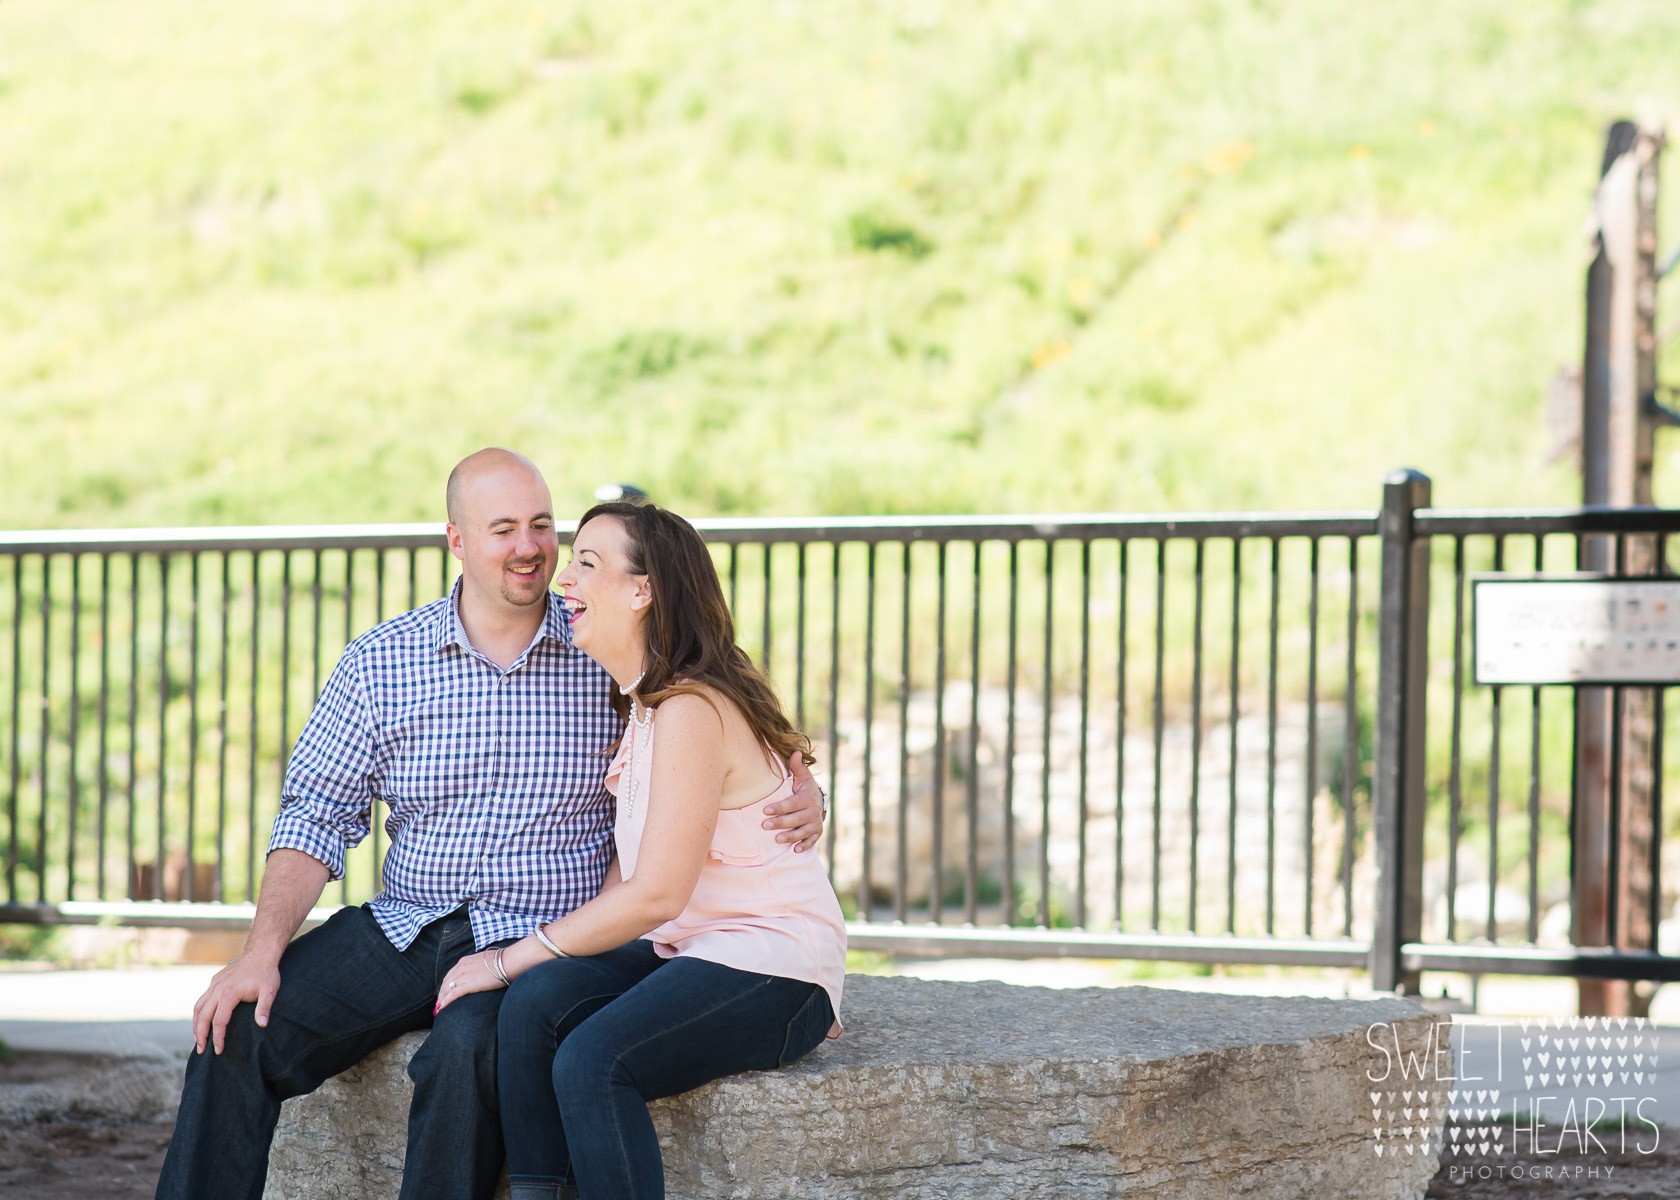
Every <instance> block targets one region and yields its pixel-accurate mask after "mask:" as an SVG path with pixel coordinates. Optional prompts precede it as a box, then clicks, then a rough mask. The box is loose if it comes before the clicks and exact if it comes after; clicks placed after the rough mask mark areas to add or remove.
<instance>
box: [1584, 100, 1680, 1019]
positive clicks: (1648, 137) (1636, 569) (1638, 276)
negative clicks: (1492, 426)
mask: <svg viewBox="0 0 1680 1200" xmlns="http://www.w3.org/2000/svg"><path fill="white" fill-rule="evenodd" d="M1662 146H1663V134H1662V131H1661V130H1660V129H1653V128H1641V127H1639V126H1636V125H1634V124H1633V123H1632V122H1630V121H1618V122H1616V123H1615V124H1614V125H1612V126H1611V127H1610V130H1609V134H1608V136H1607V138H1606V141H1605V151H1604V164H1603V169H1602V174H1601V177H1600V180H1599V186H1598V193H1597V196H1596V199H1595V206H1594V207H1595V216H1596V225H1597V234H1596V242H1597V253H1596V255H1595V256H1594V258H1593V262H1592V265H1591V267H1590V268H1588V271H1587V337H1586V350H1585V356H1584V359H1583V363H1582V377H1581V483H1582V489H1581V492H1582V494H1581V500H1582V503H1584V504H1608V505H1615V506H1618V507H1627V506H1630V505H1646V504H1650V503H1651V502H1652V493H1651V464H1652V458H1653V449H1654V443H1655V435H1656V426H1657V424H1658V421H1657V412H1658V409H1657V406H1656V390H1657V377H1656V370H1657V368H1656V351H1657V338H1656V285H1657V267H1656V252H1657V181H1658V177H1657V167H1658V161H1659V158H1660V155H1661V153H1662ZM1618 558H1619V561H1618ZM1579 566H1580V567H1581V568H1582V569H1584V570H1589V571H1605V572H1610V571H1617V570H1618V569H1619V570H1620V571H1621V572H1622V573H1625V574H1627V575H1651V574H1655V573H1656V572H1657V570H1658V566H1659V564H1658V563H1657V556H1656V541H1655V539H1654V538H1651V537H1648V536H1642V537H1626V538H1624V539H1623V545H1622V547H1621V554H1620V555H1619V556H1618V555H1617V552H1616V547H1615V544H1614V539H1612V538H1608V537H1595V538H1588V539H1586V540H1585V544H1584V545H1583V546H1582V552H1581V556H1580V563H1579ZM1654 712H1655V703H1654V695H1653V693H1652V691H1651V690H1650V689H1647V688H1582V689H1580V690H1579V691H1578V692H1577V694H1576V709H1575V717H1576V725H1575V795H1574V805H1573V820H1572V823H1571V824H1572V836H1573V846H1574V854H1573V878H1572V886H1573V908H1574V924H1573V929H1572V930H1571V935H1572V940H1573V941H1574V942H1575V944H1576V945H1579V946H1605V945H1616V946H1632V947H1638V948H1645V947H1647V946H1649V945H1650V944H1651V938H1652V930H1651V928H1650V920H1649V912H1650V904H1649V898H1650V890H1651V882H1652V881H1651V877H1650V871H1649V869H1648V864H1649V861H1650V847H1651V838H1652V837H1653V836H1654V833H1655V831H1654V830H1653V828H1652V824H1653V822H1652V788H1651V784H1652V776H1651V762H1652V750H1653V745H1654V738H1655V736H1656V729H1655V725H1654V720H1653V716H1654ZM1618 743H1619V744H1618ZM1578 988H1579V1001H1580V1012H1581V1015H1583V1016H1643V1015H1645V1014H1644V1012H1643V1011H1642V1010H1641V1011H1636V1010H1639V1009H1641V1003H1640V1001H1639V1000H1638V999H1637V998H1636V996H1635V993H1634V992H1633V989H1632V987H1631V985H1630V984H1628V983H1626V982H1623V981H1618V980H1582V981H1580V982H1579V983H1578Z"/></svg>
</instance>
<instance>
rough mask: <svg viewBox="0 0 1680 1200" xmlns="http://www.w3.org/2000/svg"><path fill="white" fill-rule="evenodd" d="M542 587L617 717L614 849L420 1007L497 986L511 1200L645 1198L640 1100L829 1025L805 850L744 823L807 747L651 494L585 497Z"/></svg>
mask: <svg viewBox="0 0 1680 1200" xmlns="http://www.w3.org/2000/svg"><path fill="white" fill-rule="evenodd" d="M559 582H560V586H561V587H562V588H563V589H564V590H565V593H566V603H567V606H568V608H569V609H570V610H571V626H572V639H573V641H574V643H575V644H576V645H577V646H578V648H580V649H581V650H583V651H584V652H585V653H587V654H588V655H589V656H590V657H591V658H593V659H594V660H595V661H596V662H598V663H600V664H601V665H602V666H603V667H605V668H606V669H607V671H608V672H609V673H610V674H611V675H612V677H613V678H614V680H616V681H617V683H618V696H617V697H616V698H615V703H616V704H618V705H619V708H620V712H621V713H622V714H623V715H624V716H625V717H627V718H628V725H627V727H626V730H625V734H624V738H623V740H622V741H621V742H620V743H619V748H618V754H617V755H616V757H615V758H614V759H613V762H612V765H611V766H610V767H609V768H608V769H607V786H608V788H610V789H611V790H612V791H613V792H614V793H615V794H616V796H617V797H618V823H617V828H616V831H615V835H614V836H615V840H616V848H617V857H616V858H615V859H614V861H613V863H612V866H611V867H610V868H609V870H608V872H607V882H606V884H605V886H603V887H602V889H601V893H600V895H599V896H597V897H596V898H595V899H594V900H592V901H590V902H589V903H587V904H585V905H583V906H582V907H580V908H577V909H575V910H573V911H572V912H571V913H569V914H567V915H566V916H565V917H562V918H561V919H560V920H558V921H554V922H552V923H550V924H548V925H547V926H538V927H537V931H536V933H535V934H533V935H532V936H531V937H528V938H525V939H524V940H523V941H519V942H516V943H514V944H513V945H511V946H507V947H505V948H503V949H502V950H487V951H484V952H482V953H480V954H475V955H469V956H468V957H467V958H464V959H462V960H461V961H460V962H459V963H457V964H456V965H455V967H454V968H453V969H452V970H451V971H450V972H449V975H448V976H447V977H446V978H445V980H444V983H443V987H442V990H441V991H440V993H439V1002H438V1003H439V1007H440V1008H441V1007H443V1006H445V1005H447V1004H449V1003H450V1002H452V1001H453V1000H455V999H457V998H458V997H459V996H460V995H464V994H466V993H467V992H473V991H483V990H486V989H488V988H495V987H504V986H506V987H509V992H508V995H507V997H506V998H505V999H504V1000H503V1002H502V1009H501V1020H500V1025H499V1031H498V1050H497V1062H498V1076H499V1078H498V1084H499V1091H500V1099H501V1110H502V1130H503V1133H504V1135H505V1136H506V1139H507V1155H508V1174H509V1179H510V1181H511V1183H512V1185H513V1195H514V1200H555V1198H557V1197H559V1196H561V1195H562V1194H563V1192H562V1189H567V1188H568V1185H571V1184H573V1183H575V1184H576V1186H577V1187H578V1189H579V1191H580V1192H581V1194H582V1196H583V1197H584V1198H585V1200H609V1198H612V1197H637V1198H645V1197H655V1196H663V1195H664V1194H665V1181H664V1170H663V1167H662V1164H661V1162H660V1157H659V1142H658V1139H657V1137H656V1136H655V1134H654V1129H653V1122H652V1120H651V1119H650V1118H649V1116H648V1112H647V1101H649V1100H653V1099H657V1098H658V1097H660V1096H670V1095H674V1094H676V1093H678V1092H684V1091H688V1090H689V1089H690V1088H694V1087H698V1086H699V1085H700V1084H702V1083H705V1082H707V1081H708V1080H712V1079H717V1078H719V1077H721V1076H724V1075H730V1074H734V1073H736V1072H739V1071H746V1070H761V1069H764V1068H768V1067H775V1066H785V1065H786V1064H788V1063H790V1062H793V1061H794V1060H795V1059H797V1058H800V1057H802V1056H803V1055H805V1054H807V1053H809V1052H810V1051H811V1050H812V1049H813V1048H815V1047H816V1046H817V1044H818V1043H820V1042H821V1041H822V1040H823V1038H824V1036H825V1035H826V1036H838V1033H839V1022H838V1020H837V1019H836V1018H837V1015H838V1012H839V1007H840V988H841V984H842V982H843V980H844V978H845V962H846V944H845V929H844V925H843V922H842V918H841V915H840V906H839V904H838V903H837V902H836V900H835V898H834V891H833V888H832V887H830V886H829V882H828V878H827V876H826V875H824V873H823V869H822V865H821V859H820V858H819V857H818V856H817V855H815V854H795V853H793V848H792V846H790V845H782V844H780V843H778V842H777V841H776V840H775V835H774V833H773V832H771V831H768V830H765V829H763V828H761V824H760V821H759V819H758V813H759V809H760V806H761V804H762V802H764V801H765V800H767V799H776V798H779V797H780V796H781V795H784V794H786V793H787V792H788V790H789V789H791V787H792V781H791V774H792V773H791V769H790V768H791V764H792V762H794V761H796V760H794V759H792V758H791V756H793V755H796V754H797V755H803V757H804V759H805V761H806V762H807V763H808V762H810V761H811V757H810V755H809V754H807V753H805V748H806V746H807V745H808V742H807V740H806V739H805V737H804V736H803V735H801V734H800V733H798V732H797V731H796V730H795V729H794V728H793V727H792V725H791V724H789V722H788V720H787V717H786V716H785V715H784V714H783V712H782V709H781V706H780V704H779V703H778V702H777V700H776V697H775V694H774V693H773V692H772V691H771V690H770V686H769V684H768V683H766V681H765V679H764V677H763V675H761V674H760V673H759V672H758V671H757V669H755V668H754V667H753V665H752V663H751V661H750V660H749V659H748V658H747V656H746V655H745V654H744V653H742V652H741V650H740V649H739V648H738V647H737V646H736V645H735V633H734V625H733V622H732V621H731V619H730V615H729V606H728V605H727V604H726V603H725V602H724V598H723V588H722V586H721V585H720V584H719V582H718V576H717V570H716V568H715V567H714V566H713V565H712V559H711V555H710V554H709V553H708V552H707V550H706V546H705V543H704V542H703V541H701V539H700V535H699V534H698V533H696V532H695V531H694V528H693V527H692V526H691V525H689V524H688V522H686V521H684V520H683V519H682V518H681V517H678V516H677V515H675V514H674V513H670V512H666V511H665V510H663V509H661V508H657V507H655V506H653V505H634V504H627V503H611V504H598V505H596V506H595V507H594V508H592V509H590V510H589V511H588V512H587V513H585V514H584V518H583V522H582V524H581V525H580V526H579V528H578V531H577V535H576V537H575V538H574V539H573V542H572V561H571V565H569V566H568V567H567V568H566V569H565V570H564V571H563V572H561V574H560V580H559ZM656 731H657V735H658V736H657V737H655V733H656ZM784 763H787V764H788V765H786V766H784ZM564 1194H570V1192H569V1190H568V1191H567V1192H565V1193H564Z"/></svg>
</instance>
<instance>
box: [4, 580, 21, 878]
mask: <svg viewBox="0 0 1680 1200" xmlns="http://www.w3.org/2000/svg"><path fill="white" fill-rule="evenodd" d="M11 557H12V711H11V715H12V752H11V759H10V762H9V764H8V766H9V770H10V773H11V775H10V783H9V787H8V790H7V792H6V797H7V799H6V809H7V816H8V822H7V826H6V901H7V903H9V904H16V903H17V902H18V890H17V861H18V834H19V832H20V830H19V826H18V783H19V780H20V778H21V775H20V773H19V770H18V766H19V757H20V755H21V754H22V752H23V742H22V726H21V724H20V720H21V714H22V709H23V555H21V554H14V555H12V556H11Z"/></svg>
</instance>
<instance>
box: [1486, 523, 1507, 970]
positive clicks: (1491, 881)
mask: <svg viewBox="0 0 1680 1200" xmlns="http://www.w3.org/2000/svg"><path fill="white" fill-rule="evenodd" d="M1493 569H1494V570H1495V571H1496V572H1497V571H1503V570H1504V569H1505V538H1504V536H1503V535H1500V536H1496V537H1495V538H1494V539H1493ZM1504 695H1505V693H1504V689H1503V688H1501V687H1500V686H1499V685H1498V684H1497V683H1496V684H1494V685H1493V687H1492V688H1491V689H1490V697H1489V700H1490V703H1491V705H1492V715H1491V718H1490V720H1491V728H1490V729H1489V731H1488V737H1489V742H1490V745H1489V749H1488V892H1487V940H1488V941H1490V942H1492V941H1496V940H1497V937H1498V934H1497V913H1496V912H1495V908H1496V904H1495V902H1496V900H1497V899H1498V893H1497V888H1498V886H1499V759H1500V744H1499V743H1500V734H1501V733H1502V732H1503V731H1504V723H1505V722H1504V704H1503V701H1504Z"/></svg>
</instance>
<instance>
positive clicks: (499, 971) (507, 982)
mask: <svg viewBox="0 0 1680 1200" xmlns="http://www.w3.org/2000/svg"><path fill="white" fill-rule="evenodd" d="M506 950H507V947H506V946H497V947H496V953H495V955H494V957H492V958H491V959H490V965H491V967H493V968H494V969H495V972H496V978H497V979H500V980H501V981H502V986H503V987H512V986H513V980H511V979H509V978H508V973H507V968H505V967H503V966H502V954H503V952H504V951H506Z"/></svg>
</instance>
